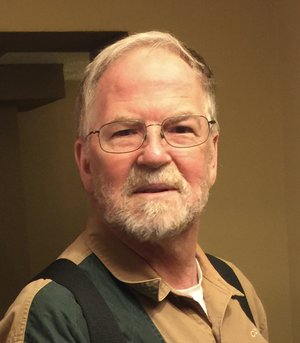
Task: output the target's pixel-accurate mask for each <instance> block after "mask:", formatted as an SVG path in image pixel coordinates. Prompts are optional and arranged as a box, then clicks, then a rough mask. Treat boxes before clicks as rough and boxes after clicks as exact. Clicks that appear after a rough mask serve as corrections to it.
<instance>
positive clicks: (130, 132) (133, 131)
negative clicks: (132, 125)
mask: <svg viewBox="0 0 300 343" xmlns="http://www.w3.org/2000/svg"><path fill="white" fill-rule="evenodd" d="M138 133H139V132H138V130H137V129H124V130H119V131H115V132H113V133H112V135H111V137H112V138H114V137H126V136H132V135H137V134H138Z"/></svg>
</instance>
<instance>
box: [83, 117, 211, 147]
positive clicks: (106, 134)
mask: <svg viewBox="0 0 300 343" xmlns="http://www.w3.org/2000/svg"><path fill="white" fill-rule="evenodd" d="M214 124H217V122H216V121H215V120H208V119H207V118H206V117H205V116H203V115H179V116H175V117H169V118H166V119H165V120H164V121H163V122H162V123H161V124H149V125H146V124H145V122H144V121H142V120H134V119H128V120H116V121H112V122H110V123H106V124H104V125H102V126H101V127H100V128H99V129H98V130H93V131H91V132H89V134H88V135H87V136H86V138H87V137H89V136H90V135H93V134H97V135H98V140H99V144H100V147H101V149H102V150H103V151H105V152H108V153H113V154H122V153H128V152H133V151H136V150H138V149H139V148H140V147H141V146H142V145H143V143H144V141H145V140H146V139H147V128H148V127H151V126H160V127H161V129H160V136H161V138H164V139H165V141H166V142H167V143H168V144H169V145H170V146H172V147H174V148H190V147H194V146H197V145H201V144H203V143H205V142H206V141H207V139H208V137H209V134H210V131H211V128H212V125H214Z"/></svg>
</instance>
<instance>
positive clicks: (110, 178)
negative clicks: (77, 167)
mask: <svg viewBox="0 0 300 343" xmlns="http://www.w3.org/2000/svg"><path fill="white" fill-rule="evenodd" d="M131 168H132V159H131V158H130V157H128V156H126V155H113V154H106V153H103V154H100V155H99V154H98V157H97V160H96V163H95V164H93V168H92V169H93V171H92V172H93V174H94V175H95V173H96V174H97V175H98V177H100V178H101V179H102V181H103V182H105V183H108V184H109V185H110V186H111V187H113V188H114V189H119V188H121V187H122V186H123V184H124V183H125V181H126V179H127V177H128V175H129V173H130V170H131Z"/></svg>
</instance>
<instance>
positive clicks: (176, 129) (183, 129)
mask: <svg viewBox="0 0 300 343" xmlns="http://www.w3.org/2000/svg"><path fill="white" fill-rule="evenodd" d="M168 131H169V132H170V133H178V134H184V133H193V132H194V130H193V128H192V127H190V126H186V125H175V126H172V127H170V128H169V130H168Z"/></svg>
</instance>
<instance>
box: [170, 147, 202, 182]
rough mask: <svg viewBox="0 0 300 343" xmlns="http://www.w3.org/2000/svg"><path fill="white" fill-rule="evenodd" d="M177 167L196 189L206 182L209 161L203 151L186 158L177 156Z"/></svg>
mask: <svg viewBox="0 0 300 343" xmlns="http://www.w3.org/2000/svg"><path fill="white" fill-rule="evenodd" d="M175 163H176V166H177V168H178V170H179V171H180V173H181V174H182V175H183V177H184V178H185V180H186V181H187V182H188V183H189V185H190V186H191V187H192V188H194V187H197V186H199V183H201V182H202V181H204V180H206V179H207V177H208V173H209V167H208V164H209V161H208V158H207V157H206V154H205V153H203V151H201V152H199V151H197V152H191V153H190V154H187V155H186V156H180V158H179V156H177V159H176V160H175Z"/></svg>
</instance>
